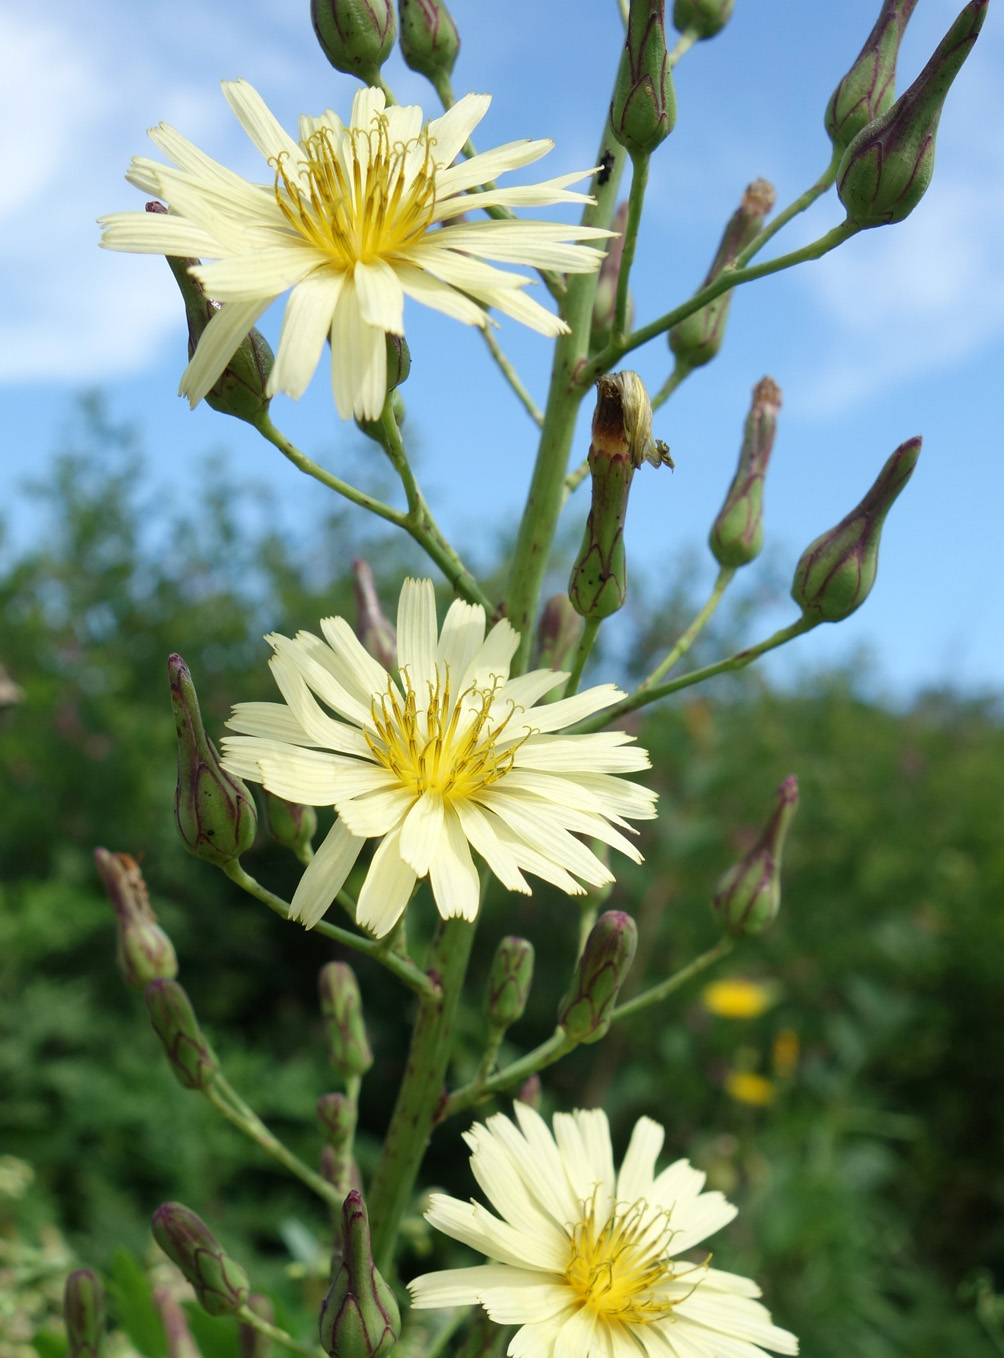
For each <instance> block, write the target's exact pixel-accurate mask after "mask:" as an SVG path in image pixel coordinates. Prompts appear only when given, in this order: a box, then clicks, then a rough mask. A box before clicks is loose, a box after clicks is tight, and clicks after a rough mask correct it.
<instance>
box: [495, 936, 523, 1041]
mask: <svg viewBox="0 0 1004 1358" xmlns="http://www.w3.org/2000/svg"><path fill="white" fill-rule="evenodd" d="M532 981H533V944H532V943H530V942H528V941H527V940H526V939H525V938H515V937H513V936H512V935H509V936H508V937H506V938H503V939H500V940H499V945H498V947H497V948H496V949H495V957H494V958H493V960H492V969H491V972H490V973H489V976H488V989H487V990H486V992H485V1000H484V1015H485V1018H486V1019H487V1020H488V1022H489V1023H490V1024H491V1025H492V1027H493V1028H509V1027H511V1026H512V1024H514V1023H516V1022H517V1021H518V1020H519V1019H521V1018H522V1017H523V1011H524V1010H525V1009H526V1002H527V1000H528V999H529V997H530V985H531V982H532Z"/></svg>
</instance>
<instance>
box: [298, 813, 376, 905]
mask: <svg viewBox="0 0 1004 1358" xmlns="http://www.w3.org/2000/svg"><path fill="white" fill-rule="evenodd" d="M363 843H364V841H363V840H361V839H355V838H353V836H352V835H350V834H349V832H348V831H347V830H346V828H345V826H344V825H343V824H342V823H341V821H337V820H336V821H335V823H334V825H333V826H332V827H331V829H330V830H329V831H328V833H327V834H326V835H325V837H324V839H323V841H322V843H321V846H320V848H319V849H318V850H317V852H316V853H315V854H314V856H313V858H312V859H311V860H310V862H309V863H308V864H307V866H306V868H305V870H304V873H303V876H302V877H301V878H300V881H299V884H298V886H297V888H296V891H295V892H294V893H293V899H292V901H291V902H290V908H289V918H290V919H291V920H299V921H300V922H301V923H302V925H303V927H304V928H305V929H312V928H313V927H314V925H315V924H316V923H317V921H318V920H319V919H320V918H321V917H322V915H323V914H324V913H325V911H326V910H327V908H328V906H329V905H330V904H331V902H332V901H333V900H334V899H335V897H336V896H337V895H338V893H339V891H341V889H342V887H343V886H344V885H345V879H346V878H347V877H348V875H349V873H350V872H351V871H352V869H353V867H354V866H355V861H356V859H357V858H358V857H359V851H360V849H361V848H362V847H363Z"/></svg>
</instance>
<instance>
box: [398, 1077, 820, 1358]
mask: <svg viewBox="0 0 1004 1358" xmlns="http://www.w3.org/2000/svg"><path fill="white" fill-rule="evenodd" d="M515 1113H516V1121H517V1123H518V1125H514V1124H513V1123H512V1122H511V1121H510V1119H509V1118H507V1117H505V1116H503V1115H502V1114H496V1115H495V1116H494V1117H490V1118H489V1119H488V1121H487V1124H486V1125H482V1124H480V1123H475V1125H474V1126H473V1127H472V1128H471V1130H470V1131H469V1132H467V1133H465V1136H464V1139H465V1140H466V1142H467V1144H468V1145H469V1146H470V1148H471V1151H472V1155H471V1168H472V1169H473V1171H474V1176H475V1178H476V1179H477V1181H478V1183H479V1184H480V1185H481V1187H482V1189H483V1190H484V1192H485V1194H486V1195H487V1196H488V1198H489V1199H490V1201H491V1203H492V1205H493V1206H494V1207H495V1208H496V1209H497V1211H498V1212H499V1216H498V1217H497V1216H494V1215H493V1214H492V1213H491V1212H489V1211H488V1210H487V1209H486V1208H484V1207H481V1206H479V1205H478V1204H477V1203H474V1202H470V1203H464V1202H459V1201H458V1200H457V1199H456V1198H449V1197H445V1196H443V1195H441V1194H434V1195H433V1196H432V1198H431V1206H430V1208H429V1211H428V1212H427V1213H426V1216H427V1219H428V1220H429V1221H430V1222H431V1223H432V1225H433V1226H435V1227H437V1228H438V1229H439V1230H441V1231H443V1232H445V1234H446V1235H450V1236H452V1237H453V1238H454V1239H455V1240H460V1241H462V1242H463V1243H464V1244H465V1245H469V1246H471V1248H472V1249H475V1250H478V1251H479V1252H480V1253H482V1254H485V1255H487V1256H488V1258H489V1260H491V1261H493V1262H489V1263H486V1264H482V1265H480V1266H478V1267H475V1268H457V1269H447V1270H446V1271H444V1272H441V1273H427V1274H425V1276H424V1277H421V1278H416V1279H415V1280H414V1281H413V1282H412V1283H410V1284H409V1286H410V1288H411V1293H412V1301H413V1303H414V1305H415V1306H417V1307H437V1306H463V1305H467V1304H471V1303H474V1302H479V1303H480V1304H481V1305H482V1306H484V1308H485V1310H486V1311H487V1312H488V1314H489V1315H490V1316H491V1318H492V1319H493V1320H495V1321H498V1323H499V1324H500V1325H519V1326H520V1327H521V1328H520V1329H519V1330H518V1331H517V1332H516V1334H515V1336H514V1337H513V1340H512V1342H511V1343H510V1345H509V1350H508V1352H509V1354H510V1355H511V1358H633V1356H634V1355H641V1354H647V1355H650V1358H725V1355H726V1354H727V1355H728V1358H764V1350H765V1349H767V1350H770V1351H772V1352H775V1353H787V1354H794V1353H797V1352H798V1341H797V1340H796V1339H795V1336H794V1335H792V1334H789V1333H788V1332H787V1330H782V1329H779V1328H778V1327H777V1326H776V1325H773V1324H771V1320H770V1315H769V1314H768V1312H767V1310H766V1309H765V1308H764V1307H763V1306H761V1305H760V1303H759V1302H757V1301H755V1300H754V1298H755V1297H757V1296H758V1295H759V1288H758V1287H757V1286H756V1284H755V1283H753V1282H751V1281H749V1279H747V1278H741V1277H739V1276H737V1275H736V1274H734V1273H723V1272H722V1271H721V1270H720V1269H715V1268H711V1267H710V1263H709V1258H710V1256H705V1257H704V1258H703V1259H699V1260H697V1261H696V1262H695V1261H693V1260H690V1259H685V1258H681V1257H680V1256H681V1255H682V1254H685V1253H686V1252H688V1251H690V1250H691V1249H692V1248H693V1247H694V1246H695V1245H698V1244H699V1243H700V1242H701V1241H702V1240H704V1239H705V1238H706V1237H707V1236H709V1235H712V1234H713V1233H714V1232H715V1231H717V1230H719V1229H720V1228H721V1227H722V1226H724V1225H725V1224H726V1223H727V1222H729V1221H731V1220H732V1218H733V1217H734V1216H735V1214H736V1209H735V1208H734V1207H733V1206H732V1205H731V1203H728V1202H726V1200H725V1198H724V1197H723V1196H722V1195H721V1193H716V1192H712V1193H703V1192H702V1191H701V1190H702V1188H703V1187H704V1175H703V1174H701V1173H700V1172H699V1171H698V1170H696V1169H694V1168H693V1167H692V1166H691V1165H690V1164H689V1163H688V1161H686V1160H677V1161H676V1163H675V1164H672V1165H670V1166H669V1168H668V1169H664V1170H663V1171H662V1173H661V1174H656V1172H655V1162H656V1159H657V1157H658V1155H659V1152H660V1150H661V1149H662V1142H663V1135H664V1133H663V1129H662V1128H661V1127H660V1126H659V1125H658V1123H656V1122H653V1121H652V1120H651V1119H650V1118H641V1119H640V1120H639V1121H638V1122H637V1123H636V1124H635V1128H634V1132H633V1133H632V1136H631V1143H630V1145H629V1146H628V1150H627V1154H626V1155H625V1157H624V1163H623V1164H622V1165H621V1168H620V1170H619V1171H615V1170H614V1165H613V1153H612V1150H611V1146H610V1128H609V1126H608V1125H607V1118H606V1114H605V1113H603V1112H602V1111H600V1110H599V1109H595V1110H591V1111H589V1112H581V1111H580V1112H576V1113H572V1114H568V1113H558V1114H556V1115H555V1118H554V1134H553V1135H552V1134H551V1132H550V1130H549V1129H548V1127H547V1124H546V1123H545V1122H544V1120H543V1118H541V1117H540V1115H539V1114H538V1113H535V1112H534V1111H533V1110H532V1109H531V1108H529V1107H528V1106H527V1105H526V1104H521V1103H517V1104H516V1105H515ZM500 1218H501V1219H500Z"/></svg>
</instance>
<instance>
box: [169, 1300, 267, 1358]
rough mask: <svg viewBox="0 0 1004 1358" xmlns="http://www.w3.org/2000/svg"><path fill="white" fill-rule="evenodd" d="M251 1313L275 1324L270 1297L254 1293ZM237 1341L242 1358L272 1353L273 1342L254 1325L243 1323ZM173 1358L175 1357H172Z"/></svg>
mask: <svg viewBox="0 0 1004 1358" xmlns="http://www.w3.org/2000/svg"><path fill="white" fill-rule="evenodd" d="M247 1307H248V1310H249V1311H253V1312H254V1313H255V1315H256V1316H257V1317H258V1318H259V1320H265V1321H267V1322H268V1324H269V1325H274V1324H275V1307H274V1306H273V1305H272V1303H271V1302H270V1301H269V1299H268V1297H265V1296H262V1294H261V1293H260V1292H252V1293H251V1295H250V1296H249V1297H248V1300H247ZM237 1340H238V1343H239V1344H240V1358H269V1354H270V1353H271V1352H272V1341H271V1339H269V1337H268V1335H267V1334H262V1332H261V1330H258V1329H256V1328H255V1327H254V1326H253V1325H248V1324H247V1322H246V1321H242V1322H241V1323H240V1324H239V1325H238V1326H237ZM171 1358H173V1355H171Z"/></svg>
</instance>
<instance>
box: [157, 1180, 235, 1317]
mask: <svg viewBox="0 0 1004 1358" xmlns="http://www.w3.org/2000/svg"><path fill="white" fill-rule="evenodd" d="M151 1226H152V1229H153V1238H154V1240H156V1242H157V1244H158V1245H159V1246H160V1248H161V1249H162V1250H163V1251H164V1253H165V1254H166V1255H167V1257H168V1258H169V1259H170V1260H171V1261H172V1262H173V1263H175V1264H177V1265H178V1267H179V1268H180V1269H181V1271H182V1273H183V1274H184V1275H185V1277H186V1278H187V1279H188V1281H189V1282H190V1283H191V1284H192V1286H193V1287H194V1288H195V1295H196V1296H197V1297H198V1299H199V1305H200V1306H201V1307H202V1309H203V1310H204V1311H208V1312H209V1314H210V1315H211V1316H229V1315H233V1314H234V1312H235V1311H239V1310H240V1309H241V1307H242V1306H243V1305H244V1303H245V1302H246V1301H247V1299H248V1293H249V1291H250V1290H251V1289H250V1286H249V1284H248V1275H247V1274H246V1273H245V1272H244V1270H243V1269H242V1268H241V1266H240V1264H238V1263H236V1262H235V1261H234V1260H233V1259H231V1258H230V1256H229V1255H228V1254H227V1253H226V1252H225V1251H224V1250H223V1249H222V1248H221V1246H220V1244H219V1242H218V1241H217V1240H216V1237H215V1236H214V1235H213V1233H212V1232H211V1231H210V1229H209V1227H208V1226H207V1225H206V1223H205V1222H204V1221H203V1220H202V1218H201V1217H198V1216H196V1215H195V1213H194V1212H193V1211H192V1210H191V1208H189V1207H185V1206H184V1205H183V1204H182V1203H180V1202H165V1203H163V1204H162V1205H161V1206H160V1207H158V1208H157V1210H156V1212H154V1214H153V1220H152V1222H151Z"/></svg>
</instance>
